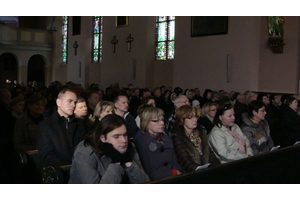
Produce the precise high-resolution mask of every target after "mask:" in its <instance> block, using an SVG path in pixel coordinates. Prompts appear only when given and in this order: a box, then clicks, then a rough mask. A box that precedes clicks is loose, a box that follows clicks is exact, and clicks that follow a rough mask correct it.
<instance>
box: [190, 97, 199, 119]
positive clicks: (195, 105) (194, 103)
mask: <svg viewBox="0 0 300 200" xmlns="http://www.w3.org/2000/svg"><path fill="white" fill-rule="evenodd" d="M191 105H192V107H193V108H195V109H196V114H197V117H200V116H201V107H200V102H199V101H198V100H196V99H195V100H193V101H192V103H191Z"/></svg>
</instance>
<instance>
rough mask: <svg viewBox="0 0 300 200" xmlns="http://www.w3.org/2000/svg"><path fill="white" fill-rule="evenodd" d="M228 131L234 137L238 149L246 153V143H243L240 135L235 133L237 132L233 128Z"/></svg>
mask: <svg viewBox="0 0 300 200" xmlns="http://www.w3.org/2000/svg"><path fill="white" fill-rule="evenodd" d="M228 132H229V134H230V135H231V136H232V137H234V139H236V141H237V142H238V143H239V150H240V151H241V152H243V153H246V145H245V143H244V141H243V140H242V139H241V137H240V135H239V134H237V133H236V132H235V130H234V131H230V130H228Z"/></svg>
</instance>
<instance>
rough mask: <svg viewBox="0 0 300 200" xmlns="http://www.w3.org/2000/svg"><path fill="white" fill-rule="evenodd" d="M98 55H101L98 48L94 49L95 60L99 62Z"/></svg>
mask: <svg viewBox="0 0 300 200" xmlns="http://www.w3.org/2000/svg"><path fill="white" fill-rule="evenodd" d="M98 55H99V51H98V50H94V62H98V59H99V58H98Z"/></svg>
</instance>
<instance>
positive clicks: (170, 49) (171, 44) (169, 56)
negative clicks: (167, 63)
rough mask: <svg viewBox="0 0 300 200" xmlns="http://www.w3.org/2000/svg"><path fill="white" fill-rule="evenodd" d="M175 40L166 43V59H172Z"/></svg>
mask: <svg viewBox="0 0 300 200" xmlns="http://www.w3.org/2000/svg"><path fill="white" fill-rule="evenodd" d="M174 44H175V42H174V41H172V42H169V44H168V59H170V60H172V59H174V53H175V48H174Z"/></svg>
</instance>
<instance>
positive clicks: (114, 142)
mask: <svg viewBox="0 0 300 200" xmlns="http://www.w3.org/2000/svg"><path fill="white" fill-rule="evenodd" d="M148 181H150V179H149V177H148V175H147V174H146V173H145V171H144V169H143V168H142V165H141V163H140V158H139V155H138V154H137V152H136V149H135V147H134V145H133V144H132V143H131V142H130V141H128V136H127V129H126V121H125V120H124V119H123V118H122V117H120V116H118V115H115V114H111V115H107V116H105V117H104V118H103V119H102V120H101V121H100V122H99V125H98V126H97V127H96V129H95V130H94V131H93V133H92V134H91V135H89V136H87V137H86V138H85V139H84V140H83V141H81V142H80V143H79V144H78V145H77V147H76V149H75V152H74V157H73V159H72V167H71V170H70V179H69V183H70V184H75V183H77V184H78V183H80V184H82V183H85V184H99V183H100V184H112V183H117V184H119V183H125V184H126V183H145V182H148Z"/></svg>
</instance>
